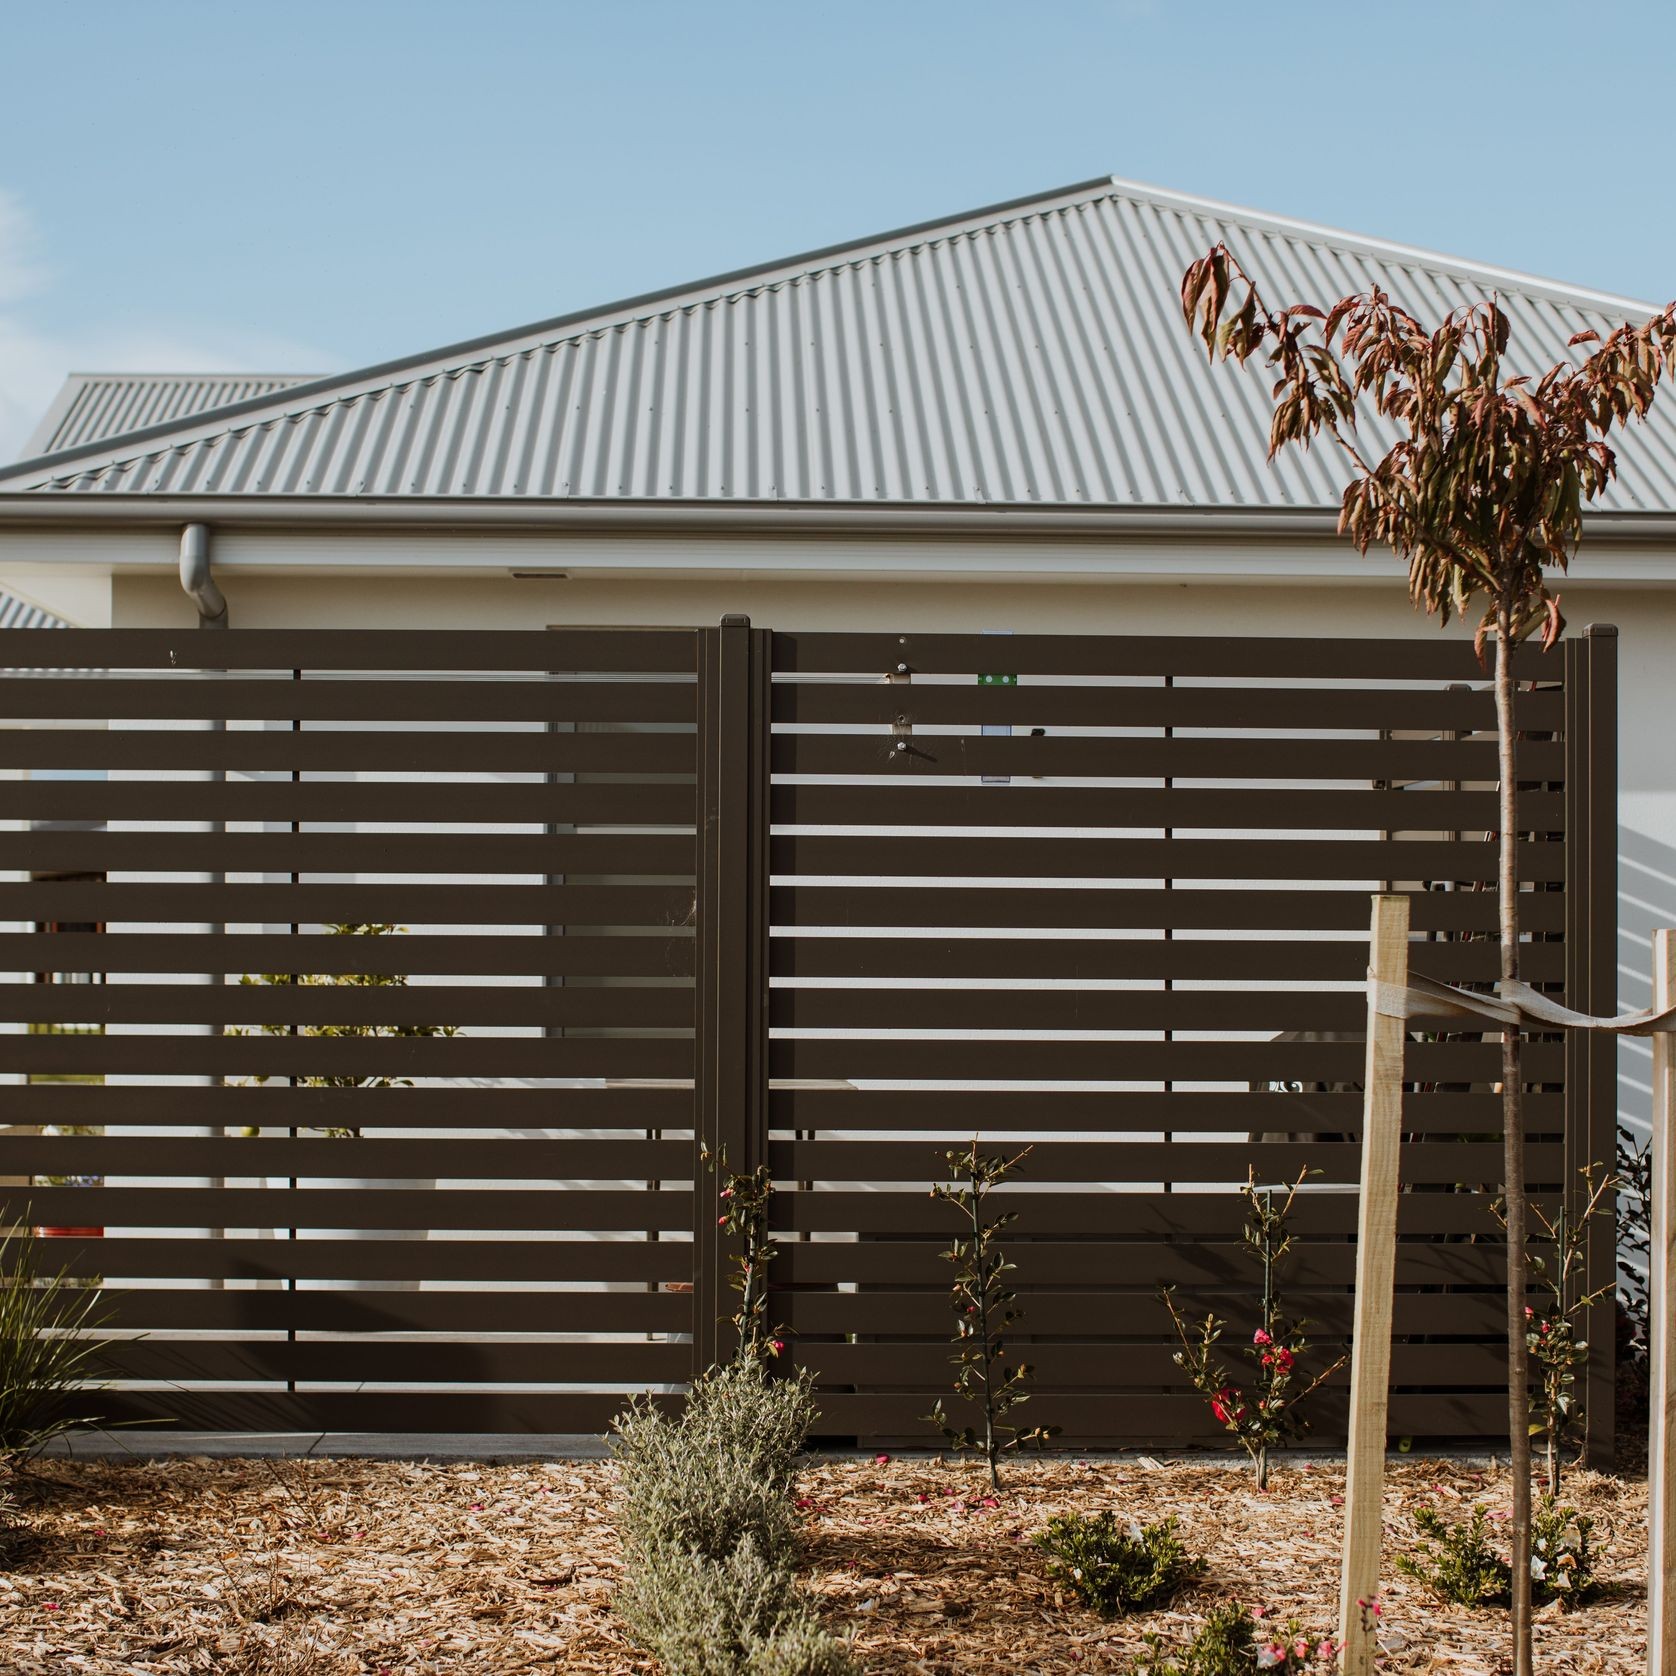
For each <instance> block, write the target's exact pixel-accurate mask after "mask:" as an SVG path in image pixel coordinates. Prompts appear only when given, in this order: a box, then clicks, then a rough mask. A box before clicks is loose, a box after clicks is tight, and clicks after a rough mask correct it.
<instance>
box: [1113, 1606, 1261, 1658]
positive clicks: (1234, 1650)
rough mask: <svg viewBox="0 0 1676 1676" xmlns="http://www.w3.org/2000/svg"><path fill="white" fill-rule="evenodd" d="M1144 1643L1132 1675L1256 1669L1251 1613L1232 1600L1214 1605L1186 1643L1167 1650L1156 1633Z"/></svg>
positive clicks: (1255, 1647)
mask: <svg viewBox="0 0 1676 1676" xmlns="http://www.w3.org/2000/svg"><path fill="white" fill-rule="evenodd" d="M1146 1647H1147V1650H1146V1652H1145V1653H1144V1654H1143V1655H1142V1656H1141V1657H1140V1658H1139V1659H1138V1660H1137V1661H1136V1663H1135V1676H1253V1673H1254V1672H1255V1671H1256V1669H1257V1645H1256V1641H1255V1638H1254V1637H1253V1635H1252V1622H1251V1614H1250V1613H1249V1612H1247V1611H1246V1609H1245V1608H1244V1607H1243V1606H1237V1605H1235V1604H1234V1603H1233V1602H1232V1601H1227V1602H1224V1604H1222V1605H1221V1606H1213V1607H1212V1608H1211V1609H1210V1611H1209V1612H1208V1613H1206V1614H1205V1621H1204V1622H1203V1623H1202V1624H1200V1626H1199V1632H1198V1634H1197V1635H1195V1636H1194V1637H1193V1639H1192V1641H1191V1642H1190V1643H1189V1644H1188V1645H1187V1646H1186V1647H1182V1648H1178V1649H1176V1650H1175V1651H1174V1652H1166V1651H1165V1650H1164V1646H1163V1643H1162V1641H1160V1639H1159V1638H1158V1637H1157V1636H1156V1635H1149V1636H1148V1637H1147V1638H1146Z"/></svg>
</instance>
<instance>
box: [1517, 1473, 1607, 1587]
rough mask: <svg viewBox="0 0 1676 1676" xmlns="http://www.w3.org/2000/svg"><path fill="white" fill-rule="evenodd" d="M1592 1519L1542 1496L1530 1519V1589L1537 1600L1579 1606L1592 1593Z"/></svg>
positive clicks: (1593, 1575) (1593, 1524)
mask: <svg viewBox="0 0 1676 1676" xmlns="http://www.w3.org/2000/svg"><path fill="white" fill-rule="evenodd" d="M1594 1528H1595V1522H1594V1520H1593V1519H1591V1518H1590V1517H1589V1516H1588V1515H1587V1514H1586V1513H1579V1512H1577V1511H1576V1509H1575V1508H1570V1507H1561V1506H1559V1505H1558V1504H1557V1503H1556V1502H1555V1500H1554V1498H1553V1497H1552V1496H1544V1497H1543V1498H1542V1500H1541V1502H1540V1503H1539V1504H1538V1506H1537V1509H1536V1512H1535V1514H1534V1515H1533V1517H1532V1519H1531V1590H1532V1592H1533V1594H1534V1595H1535V1596H1536V1598H1537V1599H1538V1600H1539V1601H1544V1602H1546V1601H1550V1600H1557V1601H1559V1603H1560V1605H1561V1606H1562V1607H1566V1606H1580V1605H1582V1604H1583V1602H1584V1601H1586V1600H1588V1599H1589V1597H1590V1596H1591V1595H1593V1594H1594V1592H1595V1557H1594V1549H1593V1546H1592V1545H1591V1543H1590V1537H1591V1535H1592V1534H1593V1531H1594Z"/></svg>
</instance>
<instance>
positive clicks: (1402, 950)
mask: <svg viewBox="0 0 1676 1676" xmlns="http://www.w3.org/2000/svg"><path fill="white" fill-rule="evenodd" d="M1368 969H1369V973H1370V975H1371V976H1372V977H1373V979H1374V980H1375V981H1376V982H1378V983H1380V984H1386V985H1389V986H1390V987H1392V988H1393V989H1395V988H1400V987H1401V986H1402V985H1404V984H1406V983H1407V981H1408V898H1407V897H1406V896H1376V897H1374V899H1373V925H1372V931H1371V937H1370V946H1369V950H1368ZM1405 1034H1406V1032H1405V1027H1404V1024H1403V1021H1402V1020H1401V1019H1400V1018H1392V1017H1390V1016H1388V1015H1387V1014H1385V1013H1382V1012H1381V1011H1379V1009H1378V1005H1377V998H1376V996H1375V995H1374V994H1373V992H1372V991H1371V989H1370V991H1369V994H1368V1043H1367V1069H1366V1072H1365V1074H1364V1078H1363V1083H1362V1088H1363V1094H1362V1191H1361V1202H1360V1204H1359V1206H1358V1216H1357V1226H1356V1304H1355V1311H1356V1313H1355V1327H1354V1334H1355V1336H1354V1338H1353V1340H1352V1343H1351V1361H1350V1429H1349V1437H1348V1440H1347V1446H1346V1450H1345V1463H1344V1561H1343V1569H1342V1573H1341V1577H1340V1588H1339V1637H1340V1640H1341V1642H1342V1648H1341V1651H1340V1654H1339V1659H1340V1663H1339V1668H1340V1670H1341V1671H1342V1672H1343V1676H1369V1673H1370V1672H1371V1671H1372V1670H1373V1655H1374V1649H1375V1637H1374V1627H1375V1626H1374V1615H1373V1613H1372V1612H1371V1611H1370V1610H1369V1606H1370V1604H1371V1603H1372V1601H1373V1600H1374V1597H1375V1596H1376V1595H1377V1594H1378V1592H1379V1538H1380V1531H1381V1527H1382V1522H1383V1521H1382V1515H1383V1511H1384V1490H1385V1449H1386V1442H1387V1439H1386V1432H1387V1429H1388V1428H1387V1420H1386V1416H1387V1413H1388V1411H1389V1404H1390V1390H1391V1314H1392V1308H1393V1302H1394V1298H1395V1293H1396V1268H1397V1170H1398V1164H1399V1158H1398V1154H1399V1151H1400V1148H1401V1145H1402V1076H1403V1039H1404V1036H1405Z"/></svg>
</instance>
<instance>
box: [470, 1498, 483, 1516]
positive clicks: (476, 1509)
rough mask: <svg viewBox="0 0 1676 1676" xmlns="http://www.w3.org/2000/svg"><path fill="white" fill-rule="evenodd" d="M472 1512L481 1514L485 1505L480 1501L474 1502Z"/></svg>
mask: <svg viewBox="0 0 1676 1676" xmlns="http://www.w3.org/2000/svg"><path fill="white" fill-rule="evenodd" d="M471 1510H472V1512H473V1513H481V1512H482V1511H483V1503H482V1502H480V1501H474V1502H473V1503H472V1504H471Z"/></svg>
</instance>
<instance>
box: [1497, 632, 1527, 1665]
mask: <svg viewBox="0 0 1676 1676" xmlns="http://www.w3.org/2000/svg"><path fill="white" fill-rule="evenodd" d="M1512 627H1513V625H1512V612H1511V609H1510V608H1509V606H1508V604H1507V603H1506V602H1504V603H1502V604H1501V605H1500V606H1499V607H1498V608H1497V611H1496V724H1497V731H1498V733H1499V735H1500V737H1499V739H1498V741H1497V744H1498V754H1499V761H1500V771H1501V817H1500V818H1501V852H1500V857H1499V860H1500V866H1499V869H1498V871H1499V876H1500V877H1499V884H1500V893H1499V894H1500V908H1501V976H1502V981H1503V982H1504V983H1514V982H1516V981H1517V980H1518V977H1519V873H1518V861H1519V788H1518V782H1517V781H1516V780H1515V778H1514V765H1513V757H1514V749H1513V747H1514V740H1515V737H1516V735H1515V724H1514V694H1515V690H1516V689H1515V684H1514V680H1513V633H1512ZM1519 1047H1520V1038H1519V1031H1518V1030H1517V1029H1516V1028H1515V1029H1509V1030H1504V1031H1503V1032H1502V1035H1501V1108H1502V1152H1503V1159H1504V1163H1503V1177H1504V1187H1505V1190H1506V1194H1507V1443H1508V1466H1509V1468H1510V1470H1511V1472H1512V1476H1513V1520H1512V1532H1511V1537H1512V1548H1513V1552H1512V1556H1511V1557H1512V1562H1513V1676H1532V1673H1533V1669H1534V1667H1533V1665H1532V1661H1531V1439H1530V1359H1529V1353H1528V1350H1527V1347H1526V1343H1525V1332H1526V1323H1525V1222H1526V1207H1525V1120H1524V1111H1523V1104H1524V1102H1523V1100H1522V1098H1521V1095H1522V1091H1523V1083H1522V1080H1521V1079H1522V1075H1523V1073H1522V1071H1521V1068H1520V1063H1519V1061H1520V1054H1519Z"/></svg>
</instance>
